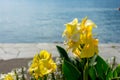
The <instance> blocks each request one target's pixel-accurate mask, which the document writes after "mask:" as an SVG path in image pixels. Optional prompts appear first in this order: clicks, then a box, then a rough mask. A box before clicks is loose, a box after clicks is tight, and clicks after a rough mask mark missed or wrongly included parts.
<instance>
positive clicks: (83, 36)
mask: <svg viewBox="0 0 120 80" xmlns="http://www.w3.org/2000/svg"><path fill="white" fill-rule="evenodd" d="M94 27H96V25H95V23H93V22H92V21H91V20H88V19H87V17H85V18H84V19H83V20H82V21H81V23H78V19H76V18H75V19H74V20H73V21H72V22H71V23H68V24H66V29H65V31H64V32H63V35H64V36H65V37H66V40H65V42H66V44H67V46H68V50H70V49H71V50H72V52H73V53H74V54H75V55H76V56H78V57H80V58H89V57H92V56H93V55H94V54H97V53H98V39H94V38H93V34H92V28H94Z"/></svg>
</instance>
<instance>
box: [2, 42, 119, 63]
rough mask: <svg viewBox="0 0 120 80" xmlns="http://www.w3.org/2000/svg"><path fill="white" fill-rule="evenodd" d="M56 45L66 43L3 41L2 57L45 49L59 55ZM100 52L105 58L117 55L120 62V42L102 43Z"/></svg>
mask: <svg viewBox="0 0 120 80" xmlns="http://www.w3.org/2000/svg"><path fill="white" fill-rule="evenodd" d="M56 45H60V46H63V47H64V45H63V44H60V43H17V44H15V43H8V44H7V43H1V44H0V59H4V60H8V59H14V58H31V57H33V56H34V55H35V54H36V53H38V52H39V51H40V50H43V49H45V50H48V51H49V52H50V53H52V56H58V55H59V54H58V52H57V49H56ZM99 54H100V55H101V56H102V57H104V58H110V57H113V56H116V59H117V62H119V63H120V43H119V44H100V45H99Z"/></svg>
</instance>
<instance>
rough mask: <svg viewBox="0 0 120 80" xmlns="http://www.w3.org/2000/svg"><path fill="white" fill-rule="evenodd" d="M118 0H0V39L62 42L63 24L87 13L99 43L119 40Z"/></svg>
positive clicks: (119, 13) (119, 3)
mask: <svg viewBox="0 0 120 80" xmlns="http://www.w3.org/2000/svg"><path fill="white" fill-rule="evenodd" d="M118 7H120V0H0V43H33V42H35V43H38V42H63V40H64V39H63V38H62V36H61V35H62V32H63V30H64V29H65V26H64V24H65V23H67V22H70V21H72V20H73V19H74V18H78V19H79V21H81V19H82V18H84V17H85V16H88V18H89V19H91V20H93V21H94V22H95V23H96V24H97V26H98V28H97V29H94V30H93V31H94V33H96V35H97V38H99V40H100V43H120V11H118Z"/></svg>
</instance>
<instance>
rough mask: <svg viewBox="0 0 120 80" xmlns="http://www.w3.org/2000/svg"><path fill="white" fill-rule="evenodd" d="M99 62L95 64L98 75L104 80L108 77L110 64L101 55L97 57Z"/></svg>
mask: <svg viewBox="0 0 120 80" xmlns="http://www.w3.org/2000/svg"><path fill="white" fill-rule="evenodd" d="M96 62H97V64H96V65H95V68H96V71H97V75H98V77H100V78H101V79H102V80H104V78H105V77H106V75H105V74H106V73H107V70H108V69H109V65H108V64H107V63H106V61H104V60H103V59H102V58H101V57H100V56H97V58H96Z"/></svg>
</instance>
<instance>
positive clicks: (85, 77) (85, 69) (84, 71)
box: [83, 58, 88, 80]
mask: <svg viewBox="0 0 120 80" xmlns="http://www.w3.org/2000/svg"><path fill="white" fill-rule="evenodd" d="M83 80H88V58H87V62H86V64H85V66H84V70H83Z"/></svg>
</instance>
